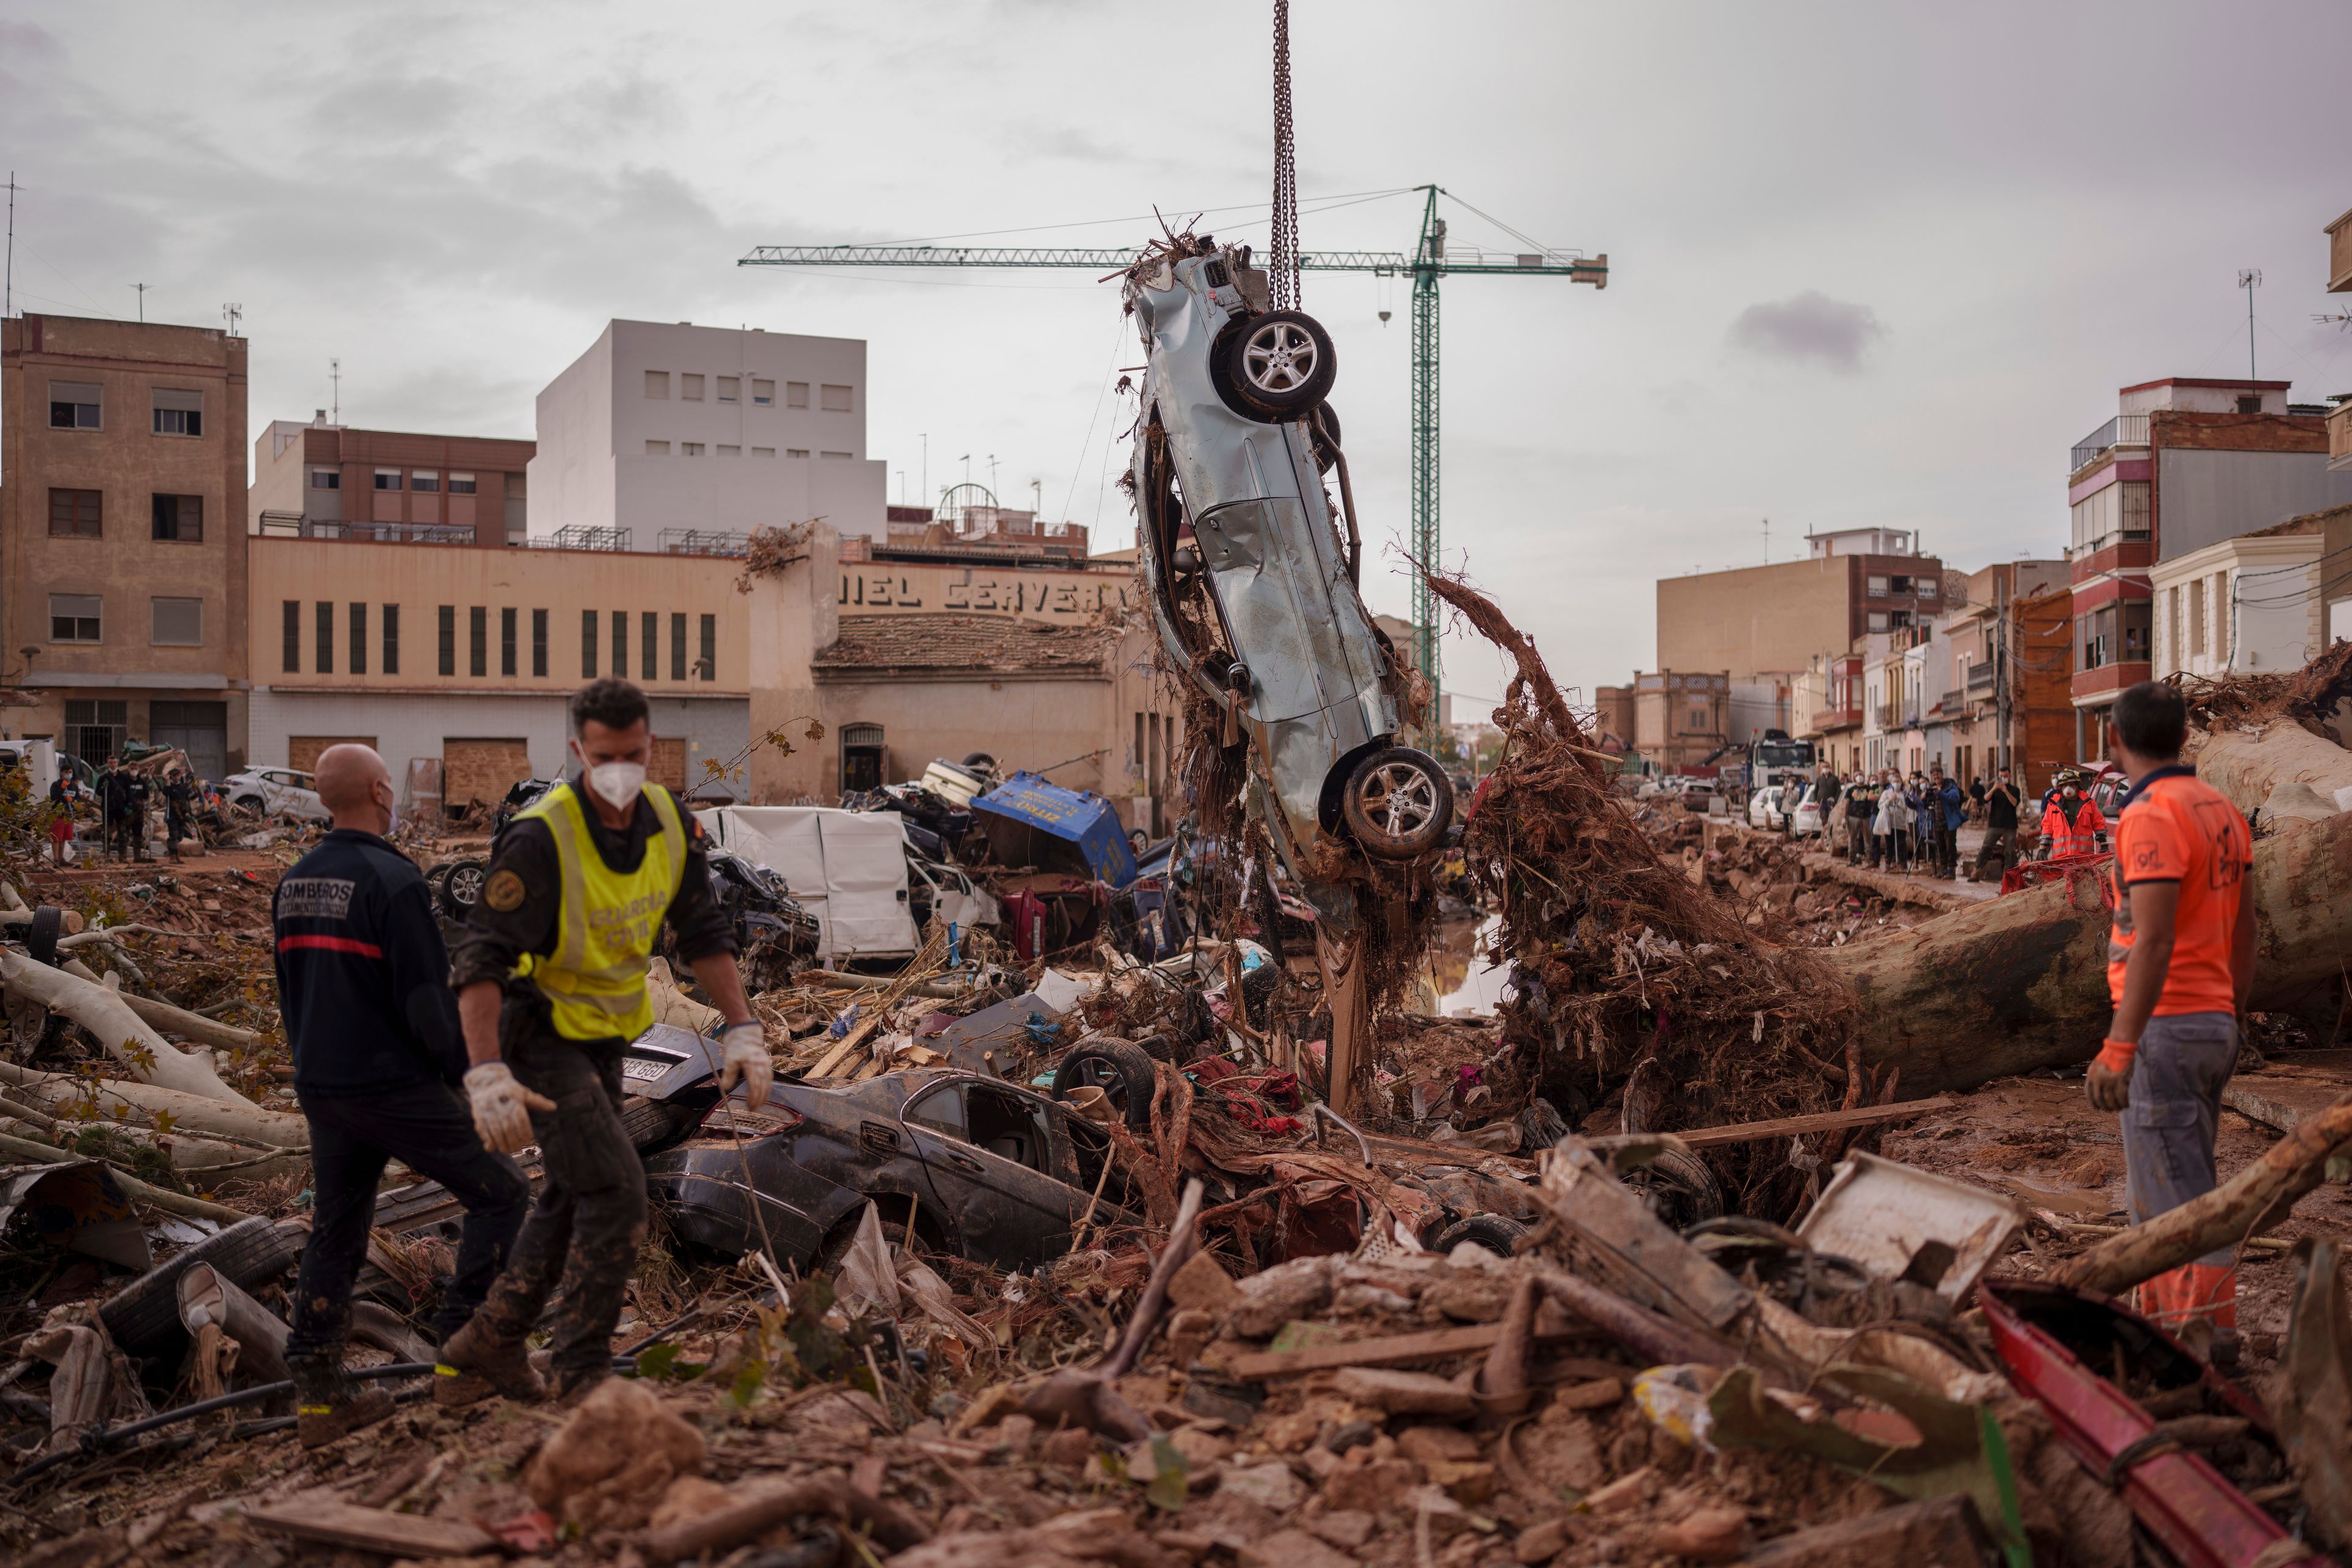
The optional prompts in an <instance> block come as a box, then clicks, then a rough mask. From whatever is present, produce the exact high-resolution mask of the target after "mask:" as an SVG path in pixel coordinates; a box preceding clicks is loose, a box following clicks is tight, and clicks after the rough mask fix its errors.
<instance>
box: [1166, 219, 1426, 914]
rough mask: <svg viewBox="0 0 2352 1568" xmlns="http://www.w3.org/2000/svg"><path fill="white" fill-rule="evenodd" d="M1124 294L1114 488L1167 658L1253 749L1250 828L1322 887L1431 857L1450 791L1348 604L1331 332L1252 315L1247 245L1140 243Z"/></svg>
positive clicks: (1347, 544)
mask: <svg viewBox="0 0 2352 1568" xmlns="http://www.w3.org/2000/svg"><path fill="white" fill-rule="evenodd" d="M1125 292H1126V306H1127V309H1128V310H1129V312H1131V313H1132V315H1133V316H1134V318H1135V321H1136V325H1137V327H1138V329H1139V331H1140V333H1141V335H1142V339H1143V344H1144V350H1145V357H1146V362H1147V363H1146V367H1145V371H1144V377H1143V386H1142V394H1141V397H1142V414H1141V416H1140V418H1139V422H1138V425H1137V427H1136V440H1135V454H1134V458H1133V462H1132V468H1131V471H1130V475H1129V479H1130V481H1131V482H1132V484H1133V486H1134V491H1135V498H1136V503H1137V508H1138V510H1139V515H1140V518H1141V522H1142V528H1141V540H1142V552H1141V554H1142V566H1143V573H1144V577H1145V582H1146V584H1147V587H1148V591H1149V593H1150V600H1151V607H1152V613H1153V616H1154V618H1155V620H1156V622H1157V624H1158V626H1159V630H1160V639H1161V641H1162V642H1163V643H1164V644H1165V646H1166V648H1167V652H1168V655H1169V658H1171V660H1172V661H1173V663H1174V665H1175V668H1177V670H1178V671H1180V672H1181V674H1182V675H1183V676H1184V678H1186V679H1188V680H1189V681H1191V683H1192V685H1193V686H1195V687H1196V688H1198V689H1199V690H1200V691H1201V692H1202V693H1203V694H1204V695H1205V696H1206V697H1207V699H1208V700H1210V702H1212V703H1213V705H1214V706H1215V708H1216V709H1217V710H1218V711H1219V712H1220V713H1221V714H1222V715H1223V719H1224V725H1225V740H1226V743H1228V744H1232V743H1234V742H1239V741H1244V740H1245V741H1246V742H1248V744H1249V747H1250V752H1251V758H1252V763H1253V767H1252V783H1251V786H1250V793H1251V802H1252V808H1253V811H1254V814H1255V815H1256V816H1259V817H1261V818H1262V819H1263V820H1264V821H1265V823H1266V824H1267V825H1268V826H1269V828H1270V829H1271V830H1272V831H1273V834H1274V839H1275V843H1276V847H1277V849H1278V851H1279V853H1280V855H1281V857H1282V859H1283V860H1284V862H1285V864H1286V866H1288V867H1289V868H1291V869H1292V870H1294V871H1295V872H1297V874H1298V875H1299V877H1300V878H1301V879H1302V880H1305V881H1310V882H1321V883H1327V884H1328V882H1329V881H1330V880H1331V875H1330V870H1329V868H1328V859H1327V858H1326V856H1325V855H1324V854H1323V853H1322V851H1323V849H1324V847H1325V846H1326V845H1327V844H1329V843H1331V842H1333V841H1335V840H1342V841H1352V842H1353V843H1354V844H1355V845H1356V846H1357V847H1360V848H1361V849H1362V850H1363V851H1364V852H1365V853H1366V854H1368V855H1370V856H1373V857H1375V858H1381V859H1384V860H1409V859H1413V858H1417V857H1419V856H1422V855H1424V854H1426V853H1428V852H1429V851H1431V850H1433V849H1434V848H1436V847H1437V846H1438V842H1439V840H1440V839H1441V837H1443V836H1444V832H1445V828H1446V825H1447V824H1448V823H1449V822H1450V821H1451V820H1452V819H1453V814H1454V803H1453V786H1452V784H1451V783H1450V782H1449V781H1448V780H1447V778H1446V776H1445V772H1444V769H1443V768H1442V767H1440V766H1439V765H1438V763H1437V762H1436V760H1435V759H1433V758H1432V757H1431V756H1430V755H1428V753H1426V752H1421V751H1418V750H1415V749H1414V748H1412V747H1410V746H1406V745H1402V744H1401V743H1400V742H1399V740H1398V732H1399V731H1400V730H1401V729H1402V719H1401V717H1400V703H1399V693H1400V691H1401V689H1402V687H1401V679H1402V674H1403V670H1402V664H1401V661H1400V659H1399V658H1398V654H1397V650H1396V649H1395V648H1394V647H1391V645H1390V643H1389V641H1388V638H1387V637H1385V636H1384V635H1383V634H1382V633H1381V631H1380V629H1379V628H1378V627H1377V626H1374V625H1373V623H1372V619H1371V616H1370V614H1369V613H1368V612H1367V611H1366V610H1365V608H1364V602H1363V599H1362V596H1361V595H1360V592H1359V589H1358V584H1359V581H1360V573H1361V569H1362V557H1363V542H1362V536H1361V534H1360V531H1359V529H1358V527H1357V523H1356V516H1355V502H1354V499H1353V492H1352V490H1351V489H1350V487H1349V479H1348V463H1347V457H1346V455H1345V454H1344V453H1343V452H1342V451H1341V450H1340V446H1339V419H1338V417H1337V416H1336V415H1334V414H1333V413H1332V411H1331V407H1330V405H1329V404H1328V402H1326V400H1325V399H1326V395H1328V392H1329V391H1330V388H1331V383H1332V378H1333V375H1334V374H1335V372H1336V370H1337V368H1338V367H1337V360H1336V354H1335V351H1334V349H1333V346H1332V342H1331V338H1330V334H1329V333H1328V332H1327V331H1324V329H1323V327H1322V326H1321V324H1320V323H1318V322H1317V321H1315V320H1314V319H1313V318H1312V317H1309V316H1307V315H1306V314H1305V313H1304V312H1302V311H1298V310H1270V309H1268V308H1267V302H1268V292H1269V291H1268V279H1267V276H1266V274H1265V272H1263V271H1261V270H1259V269H1257V268H1253V267H1252V266H1251V265H1250V252H1249V247H1246V246H1240V247H1235V246H1223V247H1220V246H1217V245H1216V244H1214V243H1213V241H1210V240H1207V239H1198V240H1195V239H1192V238H1191V237H1185V238H1181V239H1179V240H1177V241H1175V242H1173V243H1172V244H1171V245H1167V246H1160V247H1154V248H1153V250H1152V251H1151V252H1150V254H1148V255H1147V256H1146V257H1145V258H1143V259H1141V260H1140V261H1139V262H1138V264H1137V265H1136V267H1135V268H1133V269H1132V270H1131V271H1130V272H1129V275H1128V279H1127V283H1126V289H1125ZM1327 471H1329V472H1331V473H1333V475H1334V478H1335V479H1337V481H1338V484H1339V497H1340V506H1339V509H1338V513H1337V515H1335V514H1334V509H1333V507H1332V505H1331V501H1330V499H1329V497H1328V495H1327V494H1326V492H1325V490H1324V486H1323V475H1324V474H1325V472H1327ZM1316 901H1317V902H1318V904H1321V903H1323V902H1324V901H1325V900H1322V899H1318V900H1316Z"/></svg>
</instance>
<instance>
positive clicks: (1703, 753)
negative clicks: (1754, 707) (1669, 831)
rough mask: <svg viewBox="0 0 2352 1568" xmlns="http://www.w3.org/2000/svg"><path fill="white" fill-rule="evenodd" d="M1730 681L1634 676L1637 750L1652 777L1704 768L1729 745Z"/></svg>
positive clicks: (1671, 674) (1718, 676)
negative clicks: (1698, 767)
mask: <svg viewBox="0 0 2352 1568" xmlns="http://www.w3.org/2000/svg"><path fill="white" fill-rule="evenodd" d="M1730 723H1731V678H1730V677H1729V676H1728V675H1726V674H1722V673H1720V672H1717V673H1715V674H1709V675H1686V674H1683V673H1680V672H1678V671H1675V670H1658V671H1655V672H1654V673H1651V674H1646V675H1638V674H1637V675H1635V676H1634V677H1633V750H1634V751H1635V752H1638V753H1639V754H1640V756H1641V758H1642V762H1643V766H1644V767H1645V768H1646V769H1647V770H1648V771H1649V772H1651V773H1684V772H1686V771H1688V770H1689V769H1691V768H1694V767H1697V766H1700V765H1702V764H1704V763H1706V760H1707V759H1708V758H1709V757H1711V756H1713V755H1715V753H1716V752H1719V751H1721V750H1722V749H1723V748H1724V746H1725V745H1726V744H1727V743H1728V731H1729V727H1730Z"/></svg>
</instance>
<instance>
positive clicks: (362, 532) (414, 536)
mask: <svg viewBox="0 0 2352 1568" xmlns="http://www.w3.org/2000/svg"><path fill="white" fill-rule="evenodd" d="M261 532H262V536H263V537H264V538H268V539H343V540H350V541H352V542H357V543H361V544H471V543H473V542H474V525H473V524H472V523H469V522H464V523H445V522H338V521H331V520H322V519H320V518H315V517H301V516H298V515H297V514H295V513H292V512H283V511H265V512H263V513H262V514H261Z"/></svg>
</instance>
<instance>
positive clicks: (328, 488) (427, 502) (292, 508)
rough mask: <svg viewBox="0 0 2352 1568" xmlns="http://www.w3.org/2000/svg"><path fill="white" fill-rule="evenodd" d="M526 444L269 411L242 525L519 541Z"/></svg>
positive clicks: (402, 537) (276, 530) (308, 534)
mask: <svg viewBox="0 0 2352 1568" xmlns="http://www.w3.org/2000/svg"><path fill="white" fill-rule="evenodd" d="M531 449H532V443H530V442H529V441H517V440H502V439H499V438H497V437H480V436H419V435H414V434H411V433H408V432H405V431H394V430H353V429H351V428H348V427H347V426H341V425H330V424H328V423H327V411H326V410H325V409H323V408H322V409H320V411H319V415H318V417H317V418H315V419H313V420H312V421H311V422H310V424H308V425H304V424H300V423H299V422H297V421H295V420H291V419H273V420H271V421H270V422H269V427H268V429H266V430H264V431H262V432H261V434H260V435H258V436H257V437H254V442H253V483H252V486H251V488H250V489H248V490H247V498H246V524H247V528H248V530H249V531H252V532H255V533H266V534H269V535H272V536H274V537H281V538H294V539H358V540H367V541H371V542H381V543H385V544H400V543H406V542H411V541H416V542H427V543H434V544H479V545H485V546H489V547H492V548H499V547H503V546H506V545H509V544H520V543H522V542H523V541H524V536H525V535H526V534H527V533H528V532H529V531H530V529H529V521H528V517H527V514H526V508H527V506H528V504H529V499H528V495H527V490H526V476H527V473H528V471H529V468H530V456H531Z"/></svg>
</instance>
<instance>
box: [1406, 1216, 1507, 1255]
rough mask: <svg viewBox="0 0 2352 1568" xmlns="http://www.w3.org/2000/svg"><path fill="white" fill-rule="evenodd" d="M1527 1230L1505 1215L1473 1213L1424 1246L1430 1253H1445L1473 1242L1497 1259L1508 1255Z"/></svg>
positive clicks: (1440, 1232) (1445, 1229)
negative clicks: (1467, 1242) (1466, 1242)
mask: <svg viewBox="0 0 2352 1568" xmlns="http://www.w3.org/2000/svg"><path fill="white" fill-rule="evenodd" d="M1527 1233H1528V1227H1527V1226H1523V1225H1521V1224H1520V1223H1519V1222H1518V1221H1517V1220H1515V1219H1513V1218H1512V1217H1511V1216H1510V1215H1501V1214H1474V1215H1465V1216H1464V1217H1462V1218H1460V1219H1457V1220H1455V1221H1454V1223H1453V1224H1452V1225H1449V1226H1446V1227H1445V1228H1444V1229H1443V1230H1441V1231H1439V1232H1438V1233H1437V1234H1436V1235H1435V1236H1433V1237H1431V1238H1430V1239H1429V1240H1428V1241H1426V1242H1424V1243H1423V1246H1425V1247H1428V1248H1429V1250H1430V1251H1432V1252H1436V1253H1447V1252H1451V1251H1453V1250H1454V1248H1455V1247H1459V1246H1461V1245H1462V1244H1463V1243H1464V1242H1465V1241H1474V1242H1476V1243H1477V1244H1478V1245H1479V1246H1480V1247H1485V1248H1486V1250H1487V1251H1489V1252H1491V1253H1493V1254H1494V1255H1495V1256H1496V1257H1497V1258H1508V1257H1510V1256H1511V1254H1512V1252H1513V1250H1514V1249H1515V1248H1517V1246H1518V1240H1519V1237H1523V1236H1525V1235H1527Z"/></svg>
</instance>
